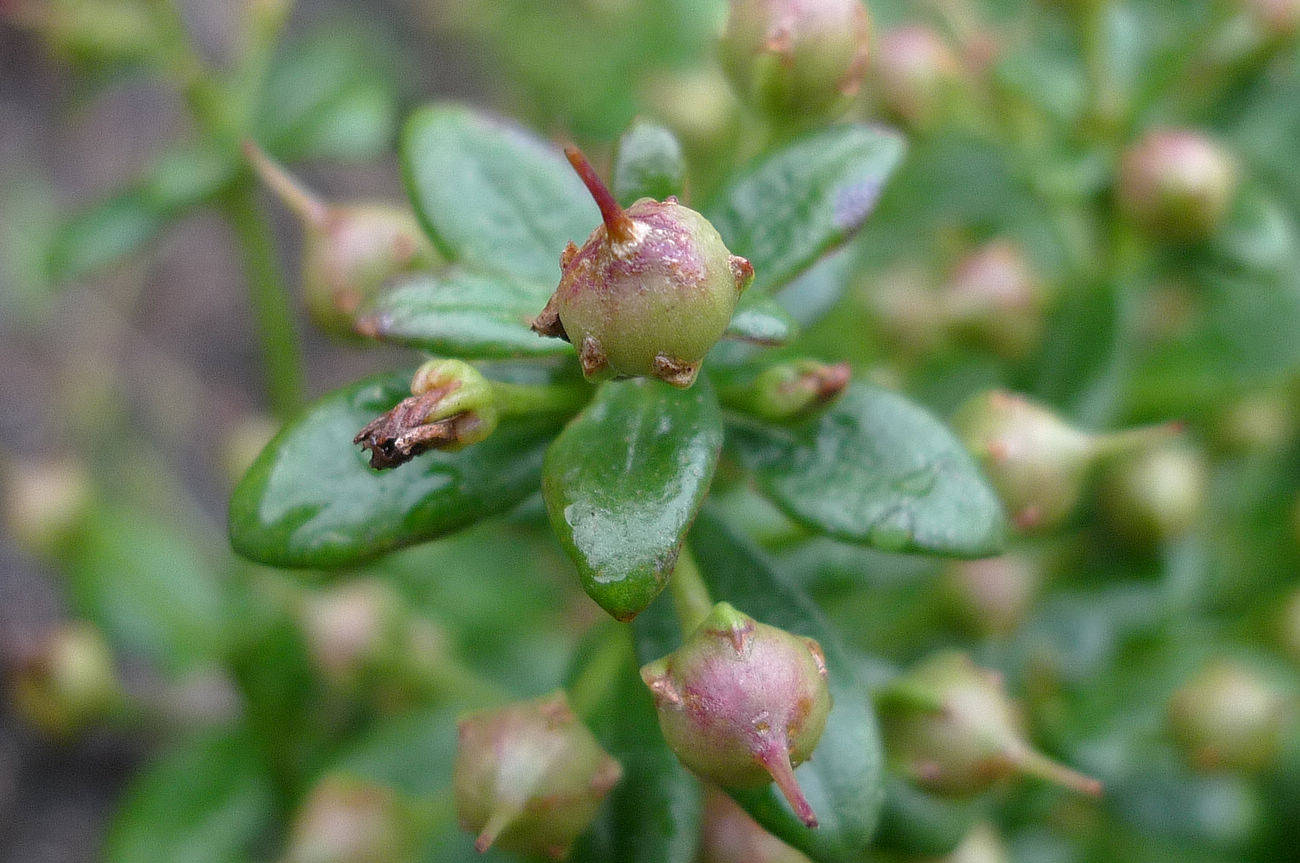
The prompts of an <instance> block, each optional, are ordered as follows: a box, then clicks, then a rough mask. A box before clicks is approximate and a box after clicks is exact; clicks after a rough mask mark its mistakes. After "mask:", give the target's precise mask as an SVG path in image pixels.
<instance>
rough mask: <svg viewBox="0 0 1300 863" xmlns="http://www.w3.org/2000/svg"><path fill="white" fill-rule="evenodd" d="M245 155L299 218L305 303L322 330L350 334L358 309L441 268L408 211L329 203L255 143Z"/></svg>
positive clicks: (387, 206) (382, 205) (366, 204)
mask: <svg viewBox="0 0 1300 863" xmlns="http://www.w3.org/2000/svg"><path fill="white" fill-rule="evenodd" d="M244 152H245V155H246V156H247V157H248V160H249V162H250V163H251V164H252V165H253V167H254V169H256V171H257V172H258V174H259V175H260V176H261V178H262V180H263V181H264V182H265V183H266V185H267V186H268V187H270V188H271V190H272V191H274V192H275V194H276V195H277V196H278V197H279V198H280V199H281V200H282V201H283V202H284V203H285V205H286V206H288V207H289V209H291V210H293V212H294V213H295V214H296V215H297V216H298V218H299V219H300V220H301V221H302V224H303V230H304V232H305V235H304V239H303V261H302V290H303V301H304V303H305V304H306V306H307V311H308V312H309V313H310V314H311V317H312V320H313V321H315V323H316V324H317V325H318V326H320V327H321V328H322V329H324V330H327V331H329V332H333V333H335V334H339V335H346V334H351V333H352V332H353V329H354V325H355V317H356V313H357V311H358V310H359V309H360V308H361V305H362V304H363V303H364V302H365V301H366V300H368V299H370V298H371V297H373V296H374V295H375V294H376V293H377V292H378V291H379V289H380V288H381V287H382V286H383V284H384V283H385V282H387V281H388V280H389V279H390V278H392V277H393V276H396V275H400V274H402V273H406V272H410V271H412V270H417V269H421V268H427V267H431V266H433V265H435V264H436V263H438V261H439V258H438V254H437V252H435V251H434V249H433V246H432V244H431V243H430V242H429V239H428V238H427V237H426V236H425V234H424V231H423V230H422V229H421V228H420V225H419V223H418V222H417V221H416V219H415V216H414V214H412V213H411V212H410V211H409V210H407V209H405V208H402V207H398V206H394V205H391V204H386V203H376V202H363V203H356V204H339V205H335V204H328V203H326V202H324V201H322V200H320V199H319V198H317V197H316V196H315V195H313V194H312V193H311V192H310V191H308V190H307V189H306V188H305V187H303V186H302V184H300V183H299V182H298V180H297V179H296V178H294V177H293V176H291V175H290V174H289V173H288V172H287V171H285V170H284V168H282V167H281V166H280V165H278V164H276V163H275V162H273V161H272V160H271V158H270V157H269V156H267V155H266V153H264V152H262V151H261V150H260V149H258V148H257V146H256V145H254V144H253V143H252V142H251V141H248V142H245V144H244Z"/></svg>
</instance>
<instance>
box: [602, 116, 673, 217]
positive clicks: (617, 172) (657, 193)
mask: <svg viewBox="0 0 1300 863" xmlns="http://www.w3.org/2000/svg"><path fill="white" fill-rule="evenodd" d="M685 182H686V157H685V156H684V155H683V154H682V145H681V143H680V142H679V141H678V140H677V138H676V137H675V136H674V135H673V133H672V132H671V131H669V130H668V129H667V128H665V127H664V126H661V125H659V124H658V123H652V122H650V121H649V120H637V121H636V122H634V123H633V124H632V126H631V128H629V129H628V130H627V131H626V132H624V133H623V137H622V138H620V139H619V141H618V154H617V155H616V156H615V157H614V177H613V189H614V196H615V197H616V198H618V202H619V203H620V204H622V205H623V206H625V207H627V206H630V205H631V204H632V203H633V202H634V201H636V200H638V199H640V198H654V199H655V200H656V201H662V200H663V199H664V198H667V197H668V196H669V195H680V194H681V193H682V187H683V185H684V184H685Z"/></svg>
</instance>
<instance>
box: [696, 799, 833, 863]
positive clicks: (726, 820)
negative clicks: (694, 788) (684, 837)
mask: <svg viewBox="0 0 1300 863" xmlns="http://www.w3.org/2000/svg"><path fill="white" fill-rule="evenodd" d="M696 863H810V861H809V860H808V858H807V857H805V856H804V855H803V854H801V853H799V852H798V851H796V850H795V849H793V848H791V847H790V846H789V845H787V844H785V843H784V842H782V841H781V840H780V839H777V838H776V837H775V836H773V835H772V834H771V833H768V832H767V831H766V830H764V829H763V828H762V827H760V826H759V825H758V822H757V821H755V820H754V819H753V818H750V817H749V813H747V812H745V810H744V809H741V808H740V806H738V805H737V804H736V802H735V801H734V800H732V799H731V797H729V796H728V795H727V793H726V792H724V791H720V790H718V789H717V788H713V787H710V786H705V789H704V814H703V816H702V817H701V820H700V847H699V855H698V856H697V857H696Z"/></svg>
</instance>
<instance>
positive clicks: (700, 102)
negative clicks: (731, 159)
mask: <svg viewBox="0 0 1300 863" xmlns="http://www.w3.org/2000/svg"><path fill="white" fill-rule="evenodd" d="M642 89H643V92H642V100H643V101H644V102H645V104H646V105H647V107H648V108H649V109H650V110H651V112H652V114H653V116H654V117H655V118H656V119H658V120H661V121H663V122H664V123H665V124H666V125H667V126H668V127H669V128H670V129H672V130H673V132H674V133H675V134H676V135H677V136H678V137H679V138H681V139H682V143H683V144H684V145H685V146H686V148H687V149H688V150H691V151H692V152H694V153H712V152H715V151H717V150H719V149H722V148H725V147H727V146H729V145H730V144H731V143H732V139H733V138H734V136H735V135H736V134H737V133H738V131H739V129H740V103H739V102H738V101H737V100H736V95H735V93H734V92H732V89H731V86H730V85H729V84H728V83H727V79H726V77H724V75H723V73H722V70H721V69H719V68H717V67H716V66H709V65H706V66H701V67H699V68H697V69H687V70H681V71H660V72H657V73H655V74H652V75H650V76H648V77H647V78H646V80H645V82H644V84H643V88H642Z"/></svg>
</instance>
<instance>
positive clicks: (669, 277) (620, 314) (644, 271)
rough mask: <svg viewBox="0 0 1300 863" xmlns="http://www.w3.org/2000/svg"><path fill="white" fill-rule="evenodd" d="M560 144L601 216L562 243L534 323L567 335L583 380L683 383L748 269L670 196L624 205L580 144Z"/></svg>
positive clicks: (721, 327) (727, 313)
mask: <svg viewBox="0 0 1300 863" xmlns="http://www.w3.org/2000/svg"><path fill="white" fill-rule="evenodd" d="M566 153H567V155H568V157H569V161H570V162H571V163H573V167H574V170H575V171H577V172H578V175H579V176H580V177H581V178H582V181H583V182H584V183H585V184H586V186H587V189H588V190H589V191H590V192H591V195H592V197H593V198H595V200H596V204H597V206H599V208H600V213H601V217H602V219H603V220H604V222H603V224H601V225H600V226H598V227H597V228H596V230H594V231H593V232H592V233H591V236H590V237H588V238H587V241H586V242H585V243H584V244H583V246H582V248H581V249H579V248H578V247H577V246H575V245H573V243H569V245H568V248H566V249H565V250H564V253H563V255H561V257H560V268H561V269H562V271H563V275H562V276H561V277H560V285H559V287H558V288H556V289H555V294H554V295H553V296H552V297H551V299H550V301H549V302H548V303H547V304H546V308H545V309H543V310H542V313H541V314H540V315H538V317H537V319H536V321H534V322H533V329H534V330H536V331H537V332H538V333H539V334H541V335H544V336H554V337H557V338H562V339H565V340H567V341H569V342H572V343H573V345H574V347H576V348H577V349H578V359H579V361H580V362H581V363H582V372H583V374H584V375H586V377H587V378H588V379H604V378H611V377H656V378H659V379H660V380H663V381H665V382H667V383H669V384H672V385H673V386H676V387H689V386H690V385H691V384H693V383H694V382H695V377H696V375H697V374H699V370H700V364H701V363H702V362H703V360H704V355H705V354H706V353H708V351H709V348H711V347H713V345H714V343H715V342H717V341H718V339H719V338H721V337H722V333H723V332H724V331H725V330H726V328H727V324H728V323H730V321H731V315H732V312H734V311H735V308H736V301H737V300H738V299H739V298H740V294H741V291H743V290H744V289H745V288H746V287H748V285H749V283H750V282H751V281H752V280H753V278H754V268H753V267H751V266H750V264H749V261H747V260H745V259H744V258H741V257H737V256H736V255H733V254H731V253H730V252H729V251H727V247H726V245H725V244H724V243H723V242H722V237H721V236H720V235H719V234H718V232H717V229H715V228H714V227H713V225H712V224H710V222H709V220H708V219H706V218H704V216H702V215H700V214H699V213H697V212H695V211H694V210H692V209H690V208H688V207H683V206H682V205H681V204H679V203H677V199H676V198H672V197H670V198H668V199H667V200H665V201H655V200H653V199H651V198H642V199H641V200H639V201H637V202H636V203H635V204H633V205H632V206H631V207H628V208H627V209H626V210H625V209H623V208H622V207H621V206H619V204H618V201H616V200H615V199H614V196H613V195H612V194H611V193H610V191H609V189H608V188H607V187H606V186H605V184H604V182H602V181H601V179H600V177H598V176H597V175H596V172H595V171H594V170H593V169H592V167H591V165H590V164H589V163H588V162H587V160H586V158H585V157H584V156H583V155H582V153H580V152H579V151H578V150H577V149H576V148H572V147H571V148H569V149H568V150H567V151H566Z"/></svg>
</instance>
